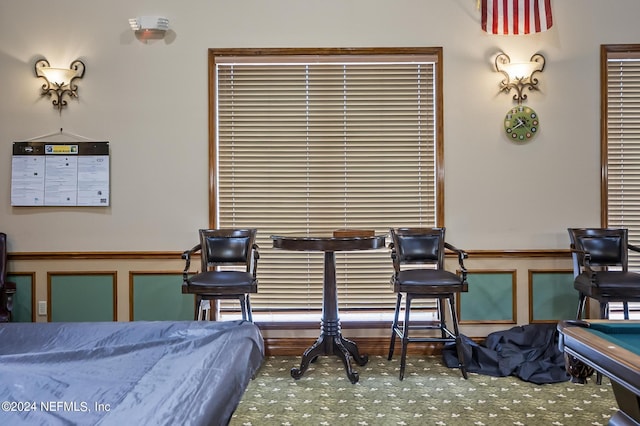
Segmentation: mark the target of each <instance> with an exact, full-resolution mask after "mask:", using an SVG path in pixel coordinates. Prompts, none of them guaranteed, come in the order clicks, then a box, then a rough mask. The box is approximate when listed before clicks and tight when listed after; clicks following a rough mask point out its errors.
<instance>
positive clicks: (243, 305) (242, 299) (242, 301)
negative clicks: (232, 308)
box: [238, 294, 247, 321]
mask: <svg viewBox="0 0 640 426" xmlns="http://www.w3.org/2000/svg"><path fill="white" fill-rule="evenodd" d="M238 299H239V300H240V311H241V312H242V319H243V320H244V321H246V320H247V299H246V296H245V295H244V294H241V295H240V296H238Z"/></svg>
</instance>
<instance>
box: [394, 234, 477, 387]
mask: <svg viewBox="0 0 640 426" xmlns="http://www.w3.org/2000/svg"><path fill="white" fill-rule="evenodd" d="M444 236H445V228H397V229H393V228H392V229H391V244H390V248H391V259H392V260H393V268H394V272H393V276H392V277H391V284H392V286H393V290H394V291H395V292H396V293H398V299H397V302H396V309H395V315H394V319H393V324H392V326H391V343H390V346H389V357H388V359H389V360H391V358H392V357H393V351H394V346H395V339H396V336H398V337H399V338H400V340H401V342H402V352H401V355H400V380H402V379H403V378H404V373H405V367H406V359H407V344H409V343H411V342H441V343H454V344H455V345H456V350H457V353H458V360H459V368H460V370H461V372H462V376H463V377H464V378H465V379H466V378H467V371H466V368H465V366H464V356H463V354H462V345H461V342H460V339H461V338H460V333H459V331H458V317H457V314H456V306H455V299H456V295H459V294H460V292H466V291H468V284H467V269H466V268H465V266H464V259H465V258H466V257H467V254H466V252H464V251H462V250H460V249H458V248H456V247H454V246H452V245H451V244H449V243H446V242H445V238H444ZM445 250H451V251H452V252H455V253H456V254H457V255H458V264H459V267H460V274H459V275H458V274H455V273H453V272H449V271H446V270H445V269H444V260H445ZM407 265H411V266H410V267H409V266H407ZM403 293H404V294H406V301H405V316H404V321H403V322H402V325H400V324H399V321H398V320H399V315H400V310H401V302H402V295H403ZM414 299H435V300H436V302H437V313H438V319H437V321H428V322H426V323H425V322H418V321H416V322H415V324H411V319H410V313H411V302H412V301H413V300H414ZM445 303H446V304H448V305H449V316H450V317H451V322H452V324H451V326H452V327H453V329H451V328H449V327H448V326H447V324H446V318H445V307H444V304H445ZM412 330H440V332H441V334H440V336H439V337H418V336H416V337H410V336H409V332H410V331H412Z"/></svg>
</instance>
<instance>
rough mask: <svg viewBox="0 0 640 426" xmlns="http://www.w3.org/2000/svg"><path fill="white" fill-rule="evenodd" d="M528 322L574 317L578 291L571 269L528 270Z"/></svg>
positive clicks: (553, 320) (554, 320)
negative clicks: (574, 286) (574, 285)
mask: <svg viewBox="0 0 640 426" xmlns="http://www.w3.org/2000/svg"><path fill="white" fill-rule="evenodd" d="M529 286H530V288H529V294H530V297H529V301H530V302H529V303H530V304H531V306H530V307H529V322H531V323H534V322H556V321H559V320H563V319H574V318H575V316H576V310H577V309H578V292H577V291H576V290H575V289H574V288H573V272H572V271H529Z"/></svg>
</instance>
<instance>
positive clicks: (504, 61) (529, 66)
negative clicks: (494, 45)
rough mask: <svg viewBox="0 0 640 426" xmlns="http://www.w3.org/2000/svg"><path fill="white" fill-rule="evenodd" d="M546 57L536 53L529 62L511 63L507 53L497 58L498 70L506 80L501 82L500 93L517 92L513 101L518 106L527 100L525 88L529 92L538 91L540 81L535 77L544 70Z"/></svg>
mask: <svg viewBox="0 0 640 426" xmlns="http://www.w3.org/2000/svg"><path fill="white" fill-rule="evenodd" d="M544 62H545V59H544V56H542V55H541V54H539V53H536V54H535V55H533V56H532V57H531V59H530V60H529V62H513V63H512V62H511V58H509V56H508V55H507V54H506V53H500V54H499V55H498V56H496V70H497V71H499V72H501V73H502V74H504V76H505V79H504V80H502V81H501V82H500V91H501V92H506V93H509V92H510V91H511V89H515V90H516V94H515V95H513V100H514V101H516V102H518V105H519V104H521V103H522V101H524V100H525V99H527V95H526V93H523V90H524V89H525V87H528V88H529V90H539V89H538V79H537V78H535V77H534V75H535V74H536V73H537V72H542V70H544Z"/></svg>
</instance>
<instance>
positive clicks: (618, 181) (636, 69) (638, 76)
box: [603, 46, 640, 271]
mask: <svg viewBox="0 0 640 426" xmlns="http://www.w3.org/2000/svg"><path fill="white" fill-rule="evenodd" d="M603 51H604V55H603V60H604V61H605V64H606V78H605V81H606V90H605V92H606V98H605V101H606V104H605V111H606V126H607V128H606V132H604V134H605V137H606V140H605V141H604V145H605V146H606V151H605V154H606V164H604V166H605V167H606V169H605V170H606V173H603V176H605V178H606V182H605V183H606V186H605V187H606V218H607V219H606V225H607V226H610V227H623V228H628V229H629V242H630V243H631V244H636V245H639V244H640V47H639V46H635V47H626V48H622V49H621V46H612V47H611V48H610V49H609V48H607V47H606V46H605V47H604V50H603ZM629 268H630V269H633V270H636V271H640V255H639V254H637V253H635V252H630V253H629Z"/></svg>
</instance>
